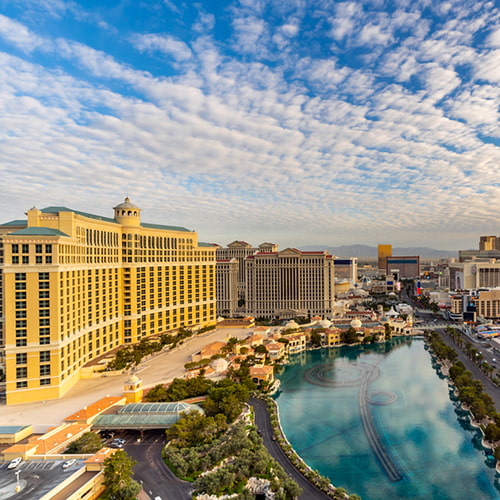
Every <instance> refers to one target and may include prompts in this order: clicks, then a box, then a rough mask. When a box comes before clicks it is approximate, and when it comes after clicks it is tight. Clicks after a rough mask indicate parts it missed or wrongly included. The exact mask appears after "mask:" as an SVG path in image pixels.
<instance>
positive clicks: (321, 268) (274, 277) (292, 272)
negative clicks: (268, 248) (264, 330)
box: [245, 248, 335, 318]
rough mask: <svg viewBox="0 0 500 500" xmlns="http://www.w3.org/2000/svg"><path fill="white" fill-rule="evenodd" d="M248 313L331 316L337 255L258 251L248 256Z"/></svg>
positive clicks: (295, 251) (260, 314)
mask: <svg viewBox="0 0 500 500" xmlns="http://www.w3.org/2000/svg"><path fill="white" fill-rule="evenodd" d="M245 271H246V312H247V314H248V315H251V316H254V317H261V318H294V317H297V316H303V317H307V316H309V317H311V316H321V317H325V316H327V317H331V315H332V314H333V310H334V296H335V283H334V257H333V255H330V254H329V253H328V252H327V251H324V252H302V251H300V250H297V249H296V248H287V249H286V250H282V251H281V252H258V253H255V254H254V255H251V256H249V257H247V258H246V259H245Z"/></svg>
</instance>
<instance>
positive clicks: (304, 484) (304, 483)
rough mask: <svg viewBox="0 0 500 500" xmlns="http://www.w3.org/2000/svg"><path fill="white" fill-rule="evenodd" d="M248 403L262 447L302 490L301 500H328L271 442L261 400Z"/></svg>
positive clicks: (279, 448)
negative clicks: (260, 437) (264, 447)
mask: <svg viewBox="0 0 500 500" xmlns="http://www.w3.org/2000/svg"><path fill="white" fill-rule="evenodd" d="M249 403H250V404H251V405H252V406H253V408H254V413H255V425H256V426H257V428H258V429H259V430H260V432H261V436H262V439H263V440H264V445H265V446H266V448H267V450H268V451H269V453H270V455H271V456H272V457H273V458H274V459H275V460H276V461H277V462H278V463H279V464H281V466H282V467H283V469H284V470H285V472H286V473H287V474H288V475H289V476H290V477H291V478H292V479H293V480H294V481H295V482H296V483H297V484H298V485H299V486H300V487H301V488H302V494H301V495H300V497H299V498H300V499H301V500H316V499H318V500H323V499H327V498H328V499H330V498H331V497H329V496H328V495H326V494H325V493H323V492H322V491H321V490H319V489H318V488H316V486H314V485H313V484H311V483H310V482H309V481H308V480H307V479H306V478H305V477H304V476H303V475H302V474H301V473H300V472H299V471H298V470H297V469H296V468H295V467H294V466H293V465H292V463H291V462H290V460H289V459H288V457H287V456H286V455H285V452H284V451H283V450H282V449H281V447H280V445H279V444H278V443H277V442H276V441H273V439H272V438H273V429H272V427H271V420H270V418H269V412H268V411H267V405H266V403H265V402H264V401H262V400H261V399H253V398H252V399H251V400H250V401H249Z"/></svg>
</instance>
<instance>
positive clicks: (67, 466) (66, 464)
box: [62, 458, 76, 469]
mask: <svg viewBox="0 0 500 500" xmlns="http://www.w3.org/2000/svg"><path fill="white" fill-rule="evenodd" d="M74 463H76V459H74V458H72V459H71V460H66V462H64V463H63V464H62V468H63V469H69V468H70V467H71V466H72V465H73V464H74Z"/></svg>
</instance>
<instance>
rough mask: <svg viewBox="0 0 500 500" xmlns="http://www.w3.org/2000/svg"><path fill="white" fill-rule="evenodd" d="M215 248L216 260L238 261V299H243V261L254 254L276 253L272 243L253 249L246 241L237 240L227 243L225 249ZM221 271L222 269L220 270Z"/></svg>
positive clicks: (244, 277)
mask: <svg viewBox="0 0 500 500" xmlns="http://www.w3.org/2000/svg"><path fill="white" fill-rule="evenodd" d="M215 247H216V248H217V253H216V256H217V260H219V261H229V260H231V259H237V261H238V285H237V286H238V299H245V282H246V281H245V280H246V275H245V259H246V258H247V257H248V256H249V255H253V254H254V253H256V252H260V253H268V252H277V251H278V245H275V244H274V243H262V244H261V245H259V246H258V247H253V246H252V245H250V243H247V242H246V241H238V240H236V241H233V242H232V243H229V244H228V245H227V247H225V248H224V247H221V246H219V245H215ZM222 270H223V268H221V271H222Z"/></svg>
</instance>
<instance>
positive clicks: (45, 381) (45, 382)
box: [40, 378, 50, 385]
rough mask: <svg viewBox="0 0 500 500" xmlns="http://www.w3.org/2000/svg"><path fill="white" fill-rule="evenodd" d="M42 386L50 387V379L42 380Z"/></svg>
mask: <svg viewBox="0 0 500 500" xmlns="http://www.w3.org/2000/svg"><path fill="white" fill-rule="evenodd" d="M40 385H50V378H41V379H40Z"/></svg>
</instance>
